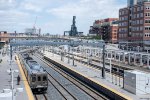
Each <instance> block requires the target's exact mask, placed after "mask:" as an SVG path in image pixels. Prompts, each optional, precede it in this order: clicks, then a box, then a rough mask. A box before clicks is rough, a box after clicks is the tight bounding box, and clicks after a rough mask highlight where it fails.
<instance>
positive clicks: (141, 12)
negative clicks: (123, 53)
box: [118, 0, 150, 50]
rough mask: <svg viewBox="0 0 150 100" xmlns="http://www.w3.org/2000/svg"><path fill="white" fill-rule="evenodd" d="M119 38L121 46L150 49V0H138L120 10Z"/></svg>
mask: <svg viewBox="0 0 150 100" xmlns="http://www.w3.org/2000/svg"><path fill="white" fill-rule="evenodd" d="M130 1H132V2H130ZM133 1H134V0H128V3H129V2H130V3H131V4H132V3H133ZM118 38H119V43H120V47H121V48H124V49H128V50H129V49H133V50H137V49H139V48H140V50H150V0H137V3H135V4H134V5H132V6H128V7H125V8H122V9H120V10H119V37H118Z"/></svg>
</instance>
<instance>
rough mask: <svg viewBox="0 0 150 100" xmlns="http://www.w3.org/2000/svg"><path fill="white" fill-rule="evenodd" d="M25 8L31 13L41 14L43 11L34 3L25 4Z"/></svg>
mask: <svg viewBox="0 0 150 100" xmlns="http://www.w3.org/2000/svg"><path fill="white" fill-rule="evenodd" d="M24 8H25V9H26V10H31V11H35V12H40V11H42V9H41V8H40V7H38V6H35V5H34V4H32V3H25V4H24Z"/></svg>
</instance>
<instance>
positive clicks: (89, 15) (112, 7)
mask: <svg viewBox="0 0 150 100" xmlns="http://www.w3.org/2000/svg"><path fill="white" fill-rule="evenodd" d="M117 2H118V1H117V0H80V1H78V2H74V3H68V4H66V5H62V6H60V7H58V8H52V9H49V10H47V12H48V13H50V14H52V15H54V16H56V17H58V18H61V19H63V20H68V19H69V20H71V19H72V16H74V15H75V16H77V26H78V29H79V31H80V30H81V31H84V32H85V33H88V30H89V26H90V25H92V23H93V22H94V20H96V19H102V18H108V17H118V10H119V8H121V7H123V6H124V4H123V5H119V4H118V3H117ZM64 24H70V23H64Z"/></svg>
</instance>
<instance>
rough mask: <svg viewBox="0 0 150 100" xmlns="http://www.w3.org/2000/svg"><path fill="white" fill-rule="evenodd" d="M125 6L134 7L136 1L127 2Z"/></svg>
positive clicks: (129, 0)
mask: <svg viewBox="0 0 150 100" xmlns="http://www.w3.org/2000/svg"><path fill="white" fill-rule="evenodd" d="M127 4H128V7H131V6H134V5H136V4H137V0H128V2H127Z"/></svg>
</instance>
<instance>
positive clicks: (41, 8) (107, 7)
mask: <svg viewBox="0 0 150 100" xmlns="http://www.w3.org/2000/svg"><path fill="white" fill-rule="evenodd" d="M119 1H120V0H0V5H1V6H0V16H1V17H0V22H1V23H0V30H4V29H7V30H10V31H12V30H19V31H21V32H24V29H25V28H27V27H32V26H33V24H34V20H35V17H36V16H38V20H37V24H36V27H40V28H42V31H43V32H44V33H53V34H55V33H56V34H63V32H64V31H67V30H70V26H71V24H72V16H74V15H75V16H77V19H76V21H77V23H76V24H77V27H78V31H83V32H85V33H87V32H88V30H89V27H90V25H92V23H93V22H94V20H96V19H101V18H108V17H118V9H119V8H122V7H125V5H126V4H121V3H118V2H119Z"/></svg>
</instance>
